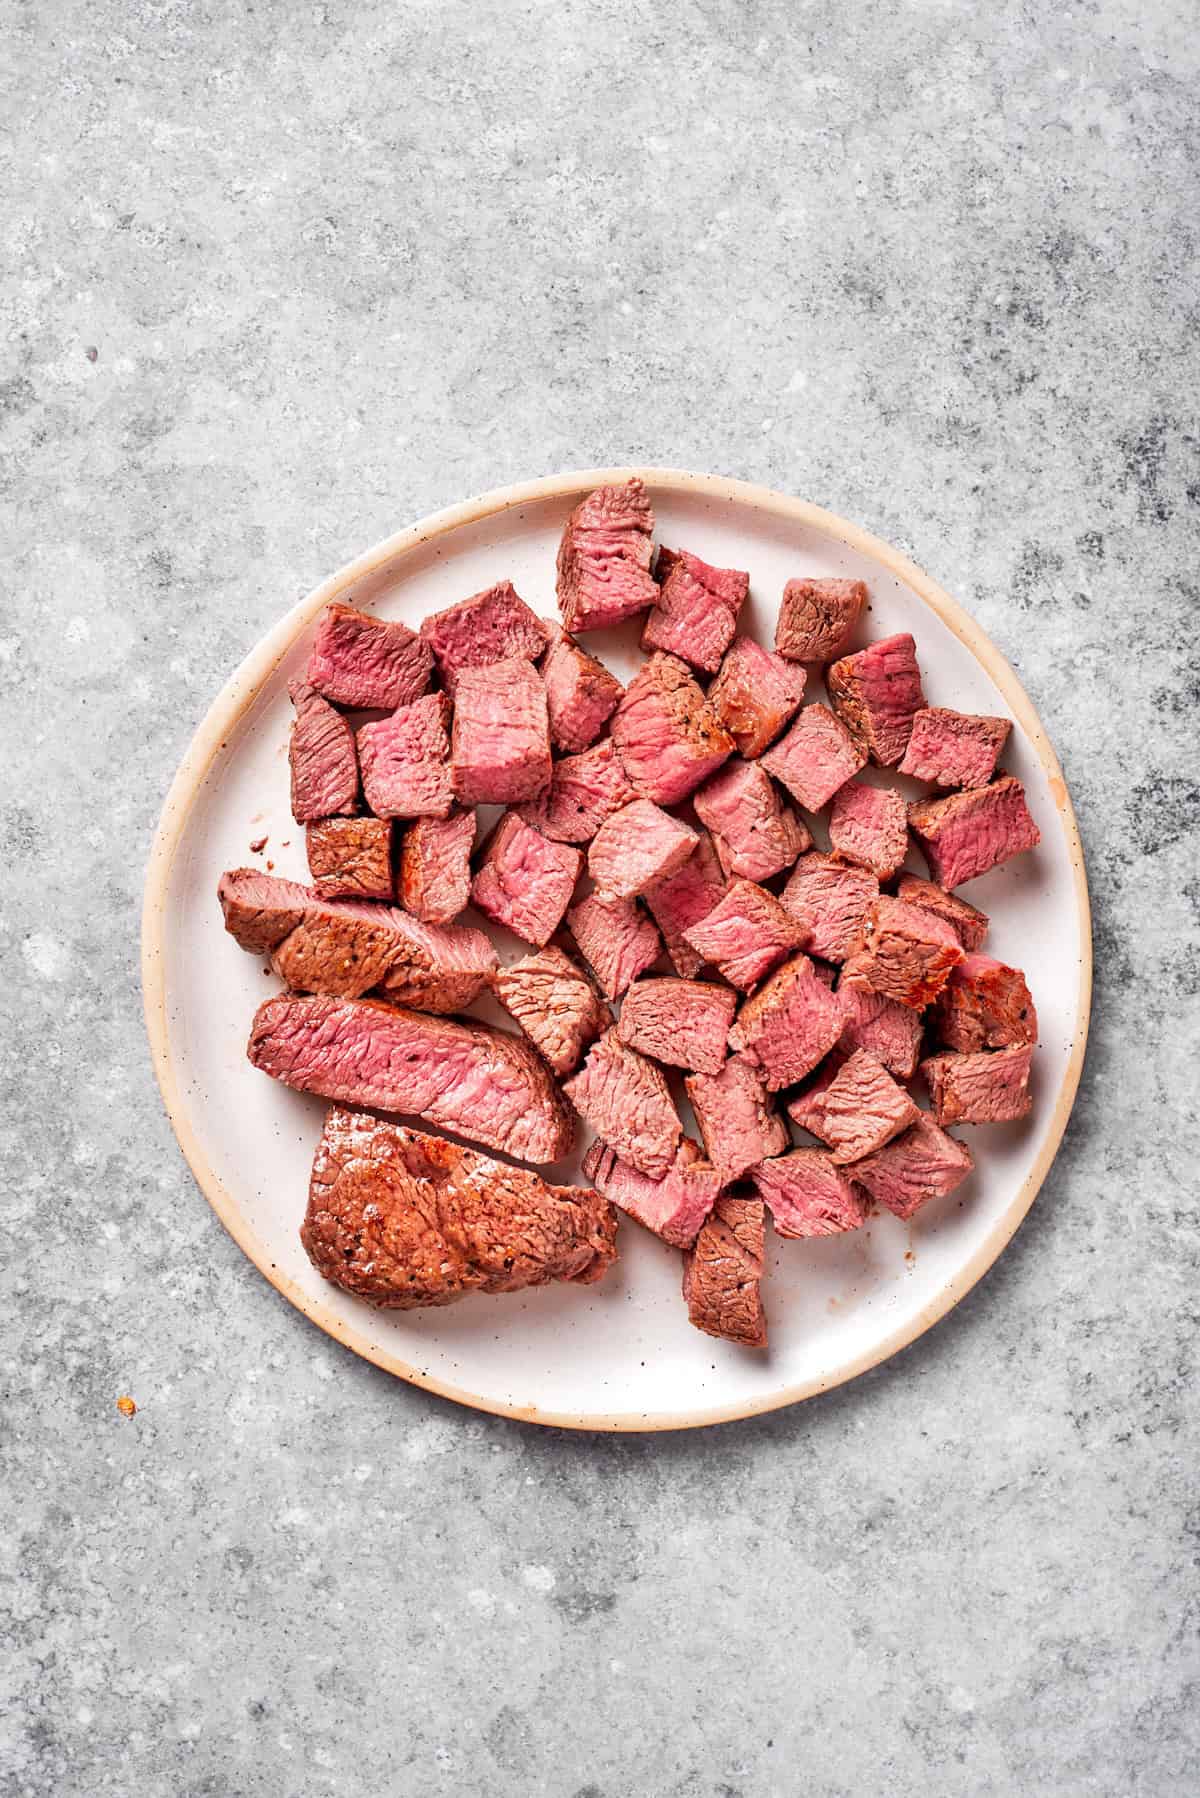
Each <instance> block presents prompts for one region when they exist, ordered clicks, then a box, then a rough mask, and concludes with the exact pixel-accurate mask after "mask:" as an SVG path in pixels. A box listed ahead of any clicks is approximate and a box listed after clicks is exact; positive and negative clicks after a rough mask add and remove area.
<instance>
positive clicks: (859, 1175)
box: [846, 1112, 975, 1218]
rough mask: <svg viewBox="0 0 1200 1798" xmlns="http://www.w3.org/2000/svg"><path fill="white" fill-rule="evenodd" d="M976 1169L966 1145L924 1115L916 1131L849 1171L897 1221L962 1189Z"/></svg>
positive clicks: (896, 1137) (896, 1139)
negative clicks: (964, 1182) (893, 1214)
mask: <svg viewBox="0 0 1200 1798" xmlns="http://www.w3.org/2000/svg"><path fill="white" fill-rule="evenodd" d="M974 1165H975V1161H974V1158H973V1156H972V1154H971V1151H970V1149H968V1148H967V1147H966V1145H965V1143H961V1142H957V1141H956V1140H955V1138H954V1137H953V1136H947V1134H946V1132H945V1131H944V1130H941V1129H939V1128H938V1126H937V1125H936V1124H935V1123H934V1121H933V1119H932V1118H929V1117H926V1116H925V1114H924V1112H922V1113H921V1115H920V1117H919V1118H918V1120H917V1122H916V1123H915V1124H914V1125H913V1126H912V1129H911V1130H905V1131H904V1133H903V1135H901V1136H894V1137H893V1138H892V1140H891V1142H889V1143H885V1144H884V1146H883V1148H882V1149H876V1150H875V1152H874V1154H873V1155H867V1156H864V1158H863V1159H862V1160H861V1161H855V1162H852V1163H851V1164H850V1166H849V1167H848V1168H847V1169H846V1172H847V1174H848V1175H849V1176H850V1178H851V1179H852V1180H853V1181H855V1182H856V1184H857V1185H859V1186H863V1187H865V1188H866V1190H867V1191H868V1192H869V1193H870V1195H871V1197H872V1198H873V1199H877V1200H878V1201H879V1203H880V1204H881V1205H886V1206H887V1208H888V1210H889V1211H892V1212H894V1213H895V1215H896V1216H897V1217H902V1218H910V1217H912V1216H914V1215H915V1213H916V1212H918V1211H919V1210H920V1209H921V1207H922V1206H923V1205H928V1204H929V1202H930V1200H931V1199H940V1198H942V1197H943V1196H944V1195H945V1194H946V1193H948V1192H953V1191H954V1189H955V1187H956V1186H961V1185H962V1182H963V1181H964V1180H965V1179H966V1177H967V1175H968V1174H969V1173H970V1172H971V1169H972V1168H973V1167H974Z"/></svg>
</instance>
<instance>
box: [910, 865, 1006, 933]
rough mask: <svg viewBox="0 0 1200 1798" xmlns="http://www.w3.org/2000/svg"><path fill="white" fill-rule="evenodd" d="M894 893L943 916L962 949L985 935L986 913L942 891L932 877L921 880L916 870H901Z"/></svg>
mask: <svg viewBox="0 0 1200 1798" xmlns="http://www.w3.org/2000/svg"><path fill="white" fill-rule="evenodd" d="M896 897H897V898H898V899H903V900H904V902H905V904H906V905H921V906H924V907H925V909H926V911H932V912H936V913H937V915H938V917H939V918H944V919H945V921H946V923H947V924H949V925H950V927H951V929H952V930H953V931H954V933H955V935H956V936H957V937H958V940H959V942H960V943H961V944H962V946H963V948H964V949H978V948H979V946H980V944H981V943H982V942H983V939H984V937H985V936H986V935H987V932H988V916H987V913H986V912H982V911H979V910H978V908H977V907H976V906H974V905H968V904H967V902H966V900H965V899H960V898H958V896H957V895H956V894H954V893H948V892H946V890H945V888H944V887H939V886H935V885H934V883H933V881H932V880H922V879H921V878H920V876H919V875H917V874H902V875H901V876H900V880H899V883H898V885H897V887H896Z"/></svg>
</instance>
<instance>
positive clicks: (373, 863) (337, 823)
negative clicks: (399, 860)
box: [304, 818, 392, 899]
mask: <svg viewBox="0 0 1200 1798" xmlns="http://www.w3.org/2000/svg"><path fill="white" fill-rule="evenodd" d="M304 835H305V846H306V848H307V851H308V871H309V873H310V874H311V875H312V884H313V892H314V893H316V895H317V897H318V898H319V899H391V897H392V821H391V819H390V818H322V819H321V820H320V821H319V822H316V823H312V824H309V825H308V826H307V827H306V829H305V833H304Z"/></svg>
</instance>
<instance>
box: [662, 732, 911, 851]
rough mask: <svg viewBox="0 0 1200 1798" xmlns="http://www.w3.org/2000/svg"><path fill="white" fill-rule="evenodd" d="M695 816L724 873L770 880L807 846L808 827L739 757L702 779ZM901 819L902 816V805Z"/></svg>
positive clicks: (770, 784)
mask: <svg viewBox="0 0 1200 1798" xmlns="http://www.w3.org/2000/svg"><path fill="white" fill-rule="evenodd" d="M693 804H694V805H695V808H696V816H697V817H698V818H699V819H700V821H701V823H702V824H707V826H708V828H709V829H710V830H711V831H712V833H713V841H714V843H715V844H716V849H717V855H718V856H719V857H720V861H721V866H722V868H723V869H724V871H725V873H726V874H728V875H731V876H734V877H739V878H743V879H746V880H769V879H770V877H771V875H772V874H779V873H780V872H782V870H783V869H784V868H790V867H791V865H792V863H793V862H794V861H795V859H796V857H797V856H798V855H800V854H801V853H802V851H803V850H805V849H811V847H812V838H811V837H810V836H809V834H808V829H807V827H806V826H805V825H804V824H803V823H802V821H801V820H800V818H799V817H798V816H797V815H796V813H795V812H794V811H793V810H792V808H791V806H790V805H785V804H784V802H783V800H782V799H781V798H780V795H779V790H778V788H777V787H776V786H775V785H774V784H773V782H772V780H771V777H770V775H768V774H766V773H764V771H763V769H762V768H761V767H760V766H759V764H758V763H757V762H744V761H742V760H741V759H740V757H739V758H737V759H736V760H734V761H729V762H726V764H725V766H724V767H723V768H722V769H720V770H719V771H718V772H717V773H716V774H714V775H713V777H712V779H711V780H706V781H705V783H704V785H703V786H702V787H701V788H700V789H699V790H698V791H697V793H696V796H695V798H694V800H693ZM900 815H901V818H903V816H904V810H903V806H901V813H900Z"/></svg>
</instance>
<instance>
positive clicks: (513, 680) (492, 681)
mask: <svg viewBox="0 0 1200 1798" xmlns="http://www.w3.org/2000/svg"><path fill="white" fill-rule="evenodd" d="M451 768H452V772H453V777H454V791H455V793H457V795H458V797H459V799H460V800H461V801H462V803H463V804H464V805H511V804H513V803H514V802H515V801H516V800H519V799H533V798H534V797H535V796H536V795H537V794H538V793H540V792H542V791H543V789H544V788H546V787H547V786H549V784H550V773H551V765H550V721H549V717H548V715H547V712H546V689H545V687H543V685H542V682H541V677H540V676H539V674H538V672H537V669H536V668H535V667H534V666H533V664H532V663H531V662H527V661H526V660H525V659H524V658H523V657H521V656H511V657H510V658H509V659H508V661H506V662H490V663H488V664H487V666H486V667H482V668H473V667H469V666H468V667H463V668H460V669H459V672H458V678H457V680H456V682H455V688H454V737H453V748H452V751H451Z"/></svg>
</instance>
